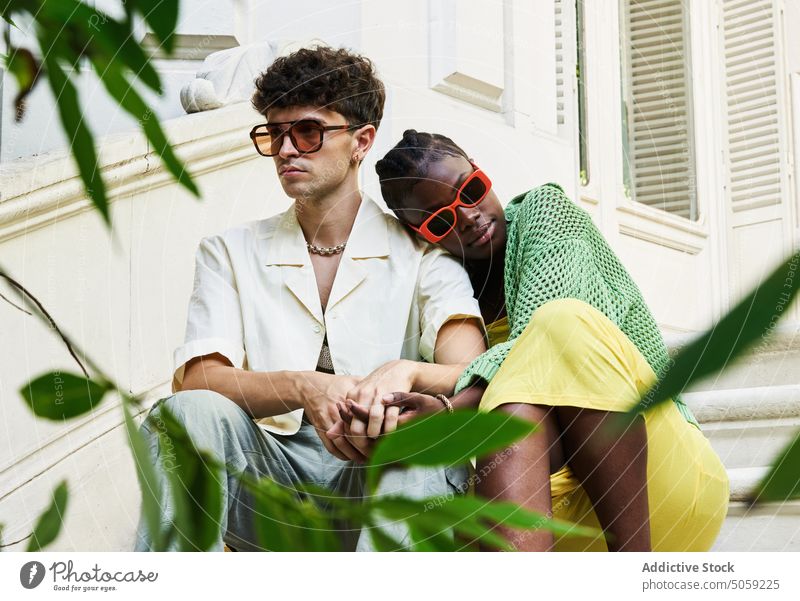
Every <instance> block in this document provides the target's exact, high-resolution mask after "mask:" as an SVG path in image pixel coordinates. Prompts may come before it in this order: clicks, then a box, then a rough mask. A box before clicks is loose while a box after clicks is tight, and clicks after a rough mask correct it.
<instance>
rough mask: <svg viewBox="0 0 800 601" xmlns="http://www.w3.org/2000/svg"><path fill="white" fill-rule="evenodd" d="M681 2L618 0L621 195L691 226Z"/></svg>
mask: <svg viewBox="0 0 800 601" xmlns="http://www.w3.org/2000/svg"><path fill="white" fill-rule="evenodd" d="M684 4H685V3H684V2H683V1H682V0H621V4H620V17H621V22H620V34H621V35H620V37H621V39H620V58H621V68H622V72H621V77H620V80H621V87H622V90H621V92H622V94H621V96H622V148H623V181H624V185H625V194H626V195H627V196H628V198H630V199H631V200H633V201H635V202H638V203H641V204H644V205H647V206H650V207H654V208H657V209H660V210H662V211H666V212H668V213H672V214H674V215H680V216H681V217H685V218H687V219H691V220H695V219H697V202H696V193H695V188H696V187H695V167H694V156H693V145H692V135H691V110H690V105H691V95H690V86H689V82H690V77H689V75H690V66H689V65H690V60H689V59H690V52H689V44H688V27H687V16H686V9H685V7H684Z"/></svg>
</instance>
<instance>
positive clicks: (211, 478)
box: [158, 406, 225, 551]
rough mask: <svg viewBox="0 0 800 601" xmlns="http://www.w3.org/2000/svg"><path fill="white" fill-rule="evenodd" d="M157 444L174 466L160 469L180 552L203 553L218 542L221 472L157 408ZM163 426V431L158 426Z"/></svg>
mask: <svg viewBox="0 0 800 601" xmlns="http://www.w3.org/2000/svg"><path fill="white" fill-rule="evenodd" d="M158 416H159V418H160V419H159V422H158V423H159V431H158V436H159V437H160V438H159V444H160V445H164V446H170V443H171V448H172V449H173V451H174V454H175V458H174V465H173V464H171V465H170V466H163V465H162V466H161V469H163V470H164V471H166V474H167V478H168V479H169V480H170V488H171V489H172V493H173V501H174V504H175V521H174V530H173V531H172V532H171V533H170V534H171V535H174V536H175V537H177V539H178V541H177V543H178V548H179V549H180V550H182V551H207V550H209V549H210V548H211V546H212V545H213V544H214V543H215V542H216V541H217V540H218V539H219V536H220V528H221V522H222V485H221V482H222V481H223V479H224V478H225V470H224V469H223V467H222V466H220V465H219V462H218V461H216V460H215V458H214V457H212V456H211V455H210V454H209V453H208V452H207V451H205V450H200V449H198V448H197V447H195V445H194V443H193V442H192V440H191V439H190V438H189V436H188V434H187V432H186V429H185V428H184V426H183V424H182V423H181V422H180V421H179V420H178V419H177V418H176V417H175V416H174V415H173V414H172V413H171V412H170V411H169V409H167V407H166V406H161V407H159V414H158ZM162 424H163V429H162V428H161V425H162Z"/></svg>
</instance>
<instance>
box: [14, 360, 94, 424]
mask: <svg viewBox="0 0 800 601" xmlns="http://www.w3.org/2000/svg"><path fill="white" fill-rule="evenodd" d="M108 390H109V387H108V385H106V384H102V383H98V382H94V381H92V380H87V379H86V378H85V377H83V376H82V375H77V374H71V373H62V372H59V371H53V372H50V373H46V374H42V375H41V376H39V377H38V378H35V379H34V380H31V381H30V382H28V383H27V384H25V385H24V386H23V387H22V388H20V389H19V392H20V394H21V395H22V396H23V397H24V399H25V400H26V401H27V402H28V405H29V406H30V408H31V410H32V411H33V413H34V414H35V415H36V416H37V417H43V418H46V419H51V420H54V421H63V420H65V419H70V418H73V417H77V416H79V415H83V414H84V413H88V412H89V411H91V410H92V409H94V408H95V406H97V405H99V404H100V401H102V400H103V397H104V396H105V394H106V392H108Z"/></svg>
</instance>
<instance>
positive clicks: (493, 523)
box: [370, 495, 600, 551]
mask: <svg viewBox="0 0 800 601" xmlns="http://www.w3.org/2000/svg"><path fill="white" fill-rule="evenodd" d="M370 509H371V511H373V512H378V514H380V515H381V516H384V517H386V518H389V519H391V520H398V521H402V522H404V523H405V524H407V525H408V526H409V532H410V535H411V541H412V550H415V551H458V550H460V549H462V548H464V547H465V545H467V546H468V545H469V544H470V543H473V542H477V543H481V544H483V545H486V546H488V547H493V548H496V549H502V550H512V549H513V546H511V544H510V543H509V542H508V541H506V540H505V538H503V536H502V535H500V534H499V533H498V532H495V531H494V529H495V528H496V527H497V526H499V525H503V526H506V527H509V528H515V529H519V530H520V535H523V533H524V531H530V530H549V531H550V532H553V533H554V534H556V535H564V536H580V537H596V536H598V535H599V534H600V531H598V530H596V529H594V528H586V527H583V526H577V525H575V524H572V523H569V522H564V521H562V520H555V519H553V518H550V517H547V516H545V515H542V514H540V513H537V512H534V511H529V510H527V509H524V508H522V507H520V506H518V505H516V504H514V503H507V502H499V503H498V502H494V501H489V500H487V499H482V498H480V497H474V496H469V495H446V496H441V497H433V498H430V499H422V500H416V499H407V498H403V497H383V498H378V499H375V500H371V501H370ZM373 520H374V518H373ZM451 533H454V534H455V535H456V538H455V539H454V538H453V536H452V534H451ZM373 535H374V532H373ZM459 539H460V540H459Z"/></svg>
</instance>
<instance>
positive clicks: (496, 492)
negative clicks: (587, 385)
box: [475, 403, 564, 551]
mask: <svg viewBox="0 0 800 601" xmlns="http://www.w3.org/2000/svg"><path fill="white" fill-rule="evenodd" d="M552 409H553V408H552V407H545V406H542V405H528V404H524V403H509V404H505V405H501V406H500V407H498V408H497V409H496V411H502V412H503V413H508V414H510V415H513V416H514V417H517V418H520V419H524V420H528V421H531V422H534V423H536V424H538V425H539V428H538V429H537V430H536V431H535V432H533V433H531V434H530V435H528V436H527V437H525V438H524V439H523V440H521V441H519V442H517V443H516V444H514V445H513V446H512V447H510V448H508V449H504V450H503V451H499V452H496V453H493V454H491V455H488V456H487V457H484V458H481V459H479V460H478V463H477V468H476V475H477V481H476V485H475V490H476V492H477V493H478V494H479V495H480V496H482V497H484V498H486V499H490V500H493V501H510V502H513V503H516V504H518V505H520V506H522V507H525V508H526V509H530V510H531V511H536V512H538V513H541V514H546V515H548V516H549V515H550V514H551V501H550V474H551V473H555V472H557V471H558V470H559V469H561V467H562V466H563V465H564V461H563V452H562V450H561V444H560V442H559V440H558V424H557V423H556V419H555V413H554V412H553V410H552ZM497 532H498V534H500V535H501V536H503V537H505V538H506V539H507V540H508V541H509V542H511V544H512V545H513V546H514V548H515V549H517V550H518V551H549V550H550V549H551V547H552V546H553V535H552V534H551V533H550V532H549V531H547V530H532V531H520V530H515V529H512V528H507V527H503V526H499V527H498V528H497ZM484 550H490V549H484Z"/></svg>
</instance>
